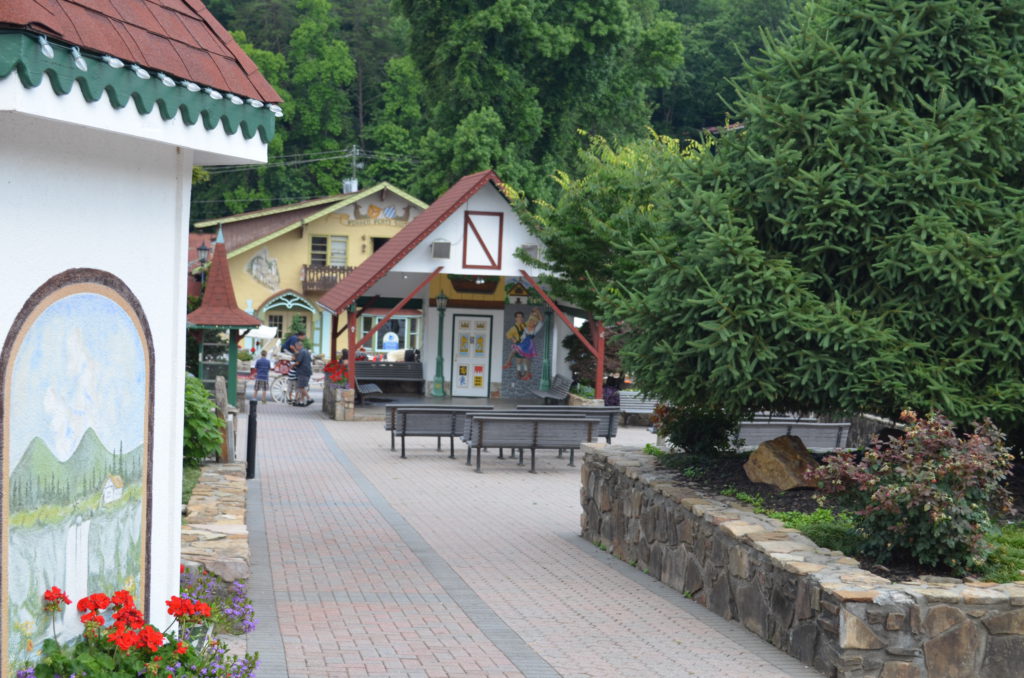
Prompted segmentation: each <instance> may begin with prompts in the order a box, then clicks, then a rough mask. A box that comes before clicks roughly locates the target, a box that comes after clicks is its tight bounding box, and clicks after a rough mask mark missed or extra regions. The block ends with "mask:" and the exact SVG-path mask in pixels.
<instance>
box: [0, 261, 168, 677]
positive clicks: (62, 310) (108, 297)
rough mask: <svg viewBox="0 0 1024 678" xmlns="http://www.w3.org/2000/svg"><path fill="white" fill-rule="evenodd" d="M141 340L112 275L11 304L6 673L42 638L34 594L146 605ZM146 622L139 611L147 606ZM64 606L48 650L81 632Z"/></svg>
mask: <svg viewBox="0 0 1024 678" xmlns="http://www.w3.org/2000/svg"><path fill="white" fill-rule="evenodd" d="M152 364H153V351H152V339H151V335H150V332H149V327H148V325H147V323H146V320H145V317H144V316H143V314H142V311H141V307H140V306H139V304H138V301H137V300H136V299H135V297H134V295H133V294H132V293H131V291H130V290H129V289H128V288H127V286H125V285H124V283H123V282H121V281H120V280H119V279H117V278H115V277H114V276H112V275H110V274H107V273H104V272H102V271H95V270H91V269H75V270H71V271H67V272H65V273H63V274H60V275H59V276H56V277H54V278H52V279H51V280H50V281H49V282H47V283H46V284H45V285H44V286H43V287H42V288H40V289H39V290H38V291H37V292H36V293H35V294H33V295H32V297H31V298H30V299H29V301H28V302H27V303H26V304H25V306H24V307H23V308H22V311H21V313H20V314H19V316H18V318H17V320H16V322H15V323H14V325H13V328H12V330H11V333H10V335H9V336H8V337H7V341H6V343H5V345H4V352H3V356H2V362H0V372H2V381H0V389H2V394H0V395H2V398H0V403H2V409H0V425H2V429H3V438H2V441H3V444H2V446H0V454H2V457H3V502H2V505H0V506H2V516H3V540H2V559H0V564H2V589H3V590H2V594H3V614H2V617H0V619H2V620H3V627H4V633H2V643H3V650H4V652H3V657H5V658H6V660H7V661H6V662H5V663H4V665H3V667H2V672H3V674H4V675H9V673H10V671H11V670H12V669H13V668H17V667H18V666H19V665H20V664H21V663H22V662H25V661H27V660H29V659H30V658H31V657H33V656H35V652H36V650H37V649H38V648H39V646H40V644H41V642H42V640H43V639H45V638H47V637H49V636H50V634H51V629H50V628H49V624H47V620H46V618H45V617H44V616H43V614H42V613H41V611H40V604H41V603H40V601H41V592H42V591H43V590H45V589H47V588H49V587H50V586H59V587H60V588H62V589H64V590H65V591H67V592H68V595H69V596H71V598H72V600H74V601H76V602H77V600H78V599H79V598H82V597H84V596H86V595H88V594H90V593H94V592H98V591H103V592H107V593H110V592H112V591H117V590H121V589H127V590H128V591H130V592H131V593H132V594H133V595H134V596H135V598H136V600H146V599H147V597H148V596H147V585H148V583H147V579H148V577H147V574H148V558H149V532H150V526H149V504H150V492H151V478H150V454H151V448H152V439H151V436H152V398H153V392H152V380H151V374H152ZM147 613H148V610H147ZM81 630H82V625H81V623H80V622H79V620H78V614H77V611H76V609H75V607H74V606H73V605H71V606H68V607H67V608H66V611H65V614H64V615H63V617H62V618H59V619H58V620H57V624H56V633H57V637H58V639H59V640H62V641H63V640H68V639H70V638H73V637H75V636H78V635H79V634H80V633H81Z"/></svg>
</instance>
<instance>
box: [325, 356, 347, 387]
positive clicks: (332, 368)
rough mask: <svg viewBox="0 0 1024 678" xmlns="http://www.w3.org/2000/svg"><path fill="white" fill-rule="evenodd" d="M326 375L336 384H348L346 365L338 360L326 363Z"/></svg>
mask: <svg viewBox="0 0 1024 678" xmlns="http://www.w3.org/2000/svg"><path fill="white" fill-rule="evenodd" d="M324 376H325V377H327V379H328V380H329V381H330V382H331V383H334V384H341V385H342V386H345V385H347V384H348V375H347V374H346V373H345V366H344V365H343V364H341V363H340V362H339V361H337V360H332V361H331V362H329V363H327V364H326V365H324Z"/></svg>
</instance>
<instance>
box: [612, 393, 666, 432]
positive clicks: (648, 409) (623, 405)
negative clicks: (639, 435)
mask: <svg viewBox="0 0 1024 678" xmlns="http://www.w3.org/2000/svg"><path fill="white" fill-rule="evenodd" d="M657 406H658V401H657V400H653V399H649V398H644V397H643V396H642V395H640V391H619V410H621V411H622V423H623V425H625V426H628V425H629V415H631V414H641V415H651V414H654V408H655V407H657Z"/></svg>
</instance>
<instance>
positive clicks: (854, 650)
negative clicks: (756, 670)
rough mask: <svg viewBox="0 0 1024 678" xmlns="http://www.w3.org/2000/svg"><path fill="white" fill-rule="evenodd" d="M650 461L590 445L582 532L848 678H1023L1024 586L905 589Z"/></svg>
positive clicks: (956, 584)
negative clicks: (685, 484)
mask: <svg viewBox="0 0 1024 678" xmlns="http://www.w3.org/2000/svg"><path fill="white" fill-rule="evenodd" d="M675 477H676V474H675V473H674V472H671V471H662V470H658V469H657V468H656V467H655V459H654V457H651V456H649V455H646V454H644V453H642V452H640V451H638V450H631V449H625V448H621V447H614V446H598V445H592V446H588V447H587V448H586V454H585V462H584V465H583V468H582V488H581V491H580V498H581V502H582V505H583V515H582V517H581V526H582V534H583V536H584V537H585V538H587V539H589V540H591V541H592V542H594V543H595V544H599V545H601V546H603V547H605V548H607V549H608V550H609V551H611V552H612V553H613V554H614V555H616V556H618V557H619V558H621V559H622V560H624V561H626V562H629V563H635V564H636V567H637V568H639V569H641V570H643V571H645V572H647V573H649V574H650V575H651V576H652V577H655V578H656V579H659V580H661V581H662V582H663V583H665V584H666V585H668V586H670V587H672V588H674V589H675V590H677V591H680V592H681V593H683V594H684V595H687V596H691V597H692V598H693V599H694V600H695V601H697V602H698V603H700V604H701V605H704V606H705V607H707V608H708V609H710V610H712V611H713V612H715V613H717V614H719V615H720V616H722V617H724V618H726V619H735V620H737V621H738V622H739V623H741V624H742V625H743V626H745V627H746V628H747V629H749V630H750V631H751V632H752V633H755V634H757V635H758V636H760V637H761V638H763V639H765V640H767V641H768V642H770V643H771V644H772V645H774V646H776V647H778V648H780V649H782V650H784V651H786V652H788V653H789V654H790V655H792V656H794V657H796V658H797V659H799V660H801V661H803V662H805V663H806V664H808V665H811V666H814V667H815V668H816V669H818V670H819V671H821V672H822V673H824V674H825V675H827V676H832V677H835V678H876V677H877V678H1011V677H1012V678H1017V677H1019V676H1021V675H1024V582H1018V583H1016V584H1005V585H994V584H987V583H977V582H969V583H965V582H963V581H961V580H959V579H949V578H943V577H922V578H921V579H920V580H916V581H914V582H911V583H903V584H893V583H891V582H890V581H889V580H887V579H883V578H881V577H878V576H875V575H873V574H871V573H869V572H866V571H864V570H862V569H860V568H859V567H858V565H857V562H856V561H855V560H853V559H852V558H848V557H846V556H844V555H843V554H841V553H839V552H838V551H828V550H825V549H822V548H819V547H817V546H815V545H814V544H813V543H812V542H811V541H810V540H809V539H807V538H806V537H804V536H803V535H801V534H800V533H798V532H796V531H795V530H790V529H787V528H785V527H783V526H782V524H781V523H780V522H778V521H776V520H772V519H770V518H767V517H765V516H762V515H758V514H755V513H751V512H749V511H748V510H744V508H743V507H742V505H741V504H739V503H738V502H731V501H730V500H728V499H727V498H724V497H715V498H711V497H708V496H706V495H703V494H701V493H700V492H698V491H697V490H694V489H691V488H687V487H681V486H679V485H678V484H677V483H676V482H675Z"/></svg>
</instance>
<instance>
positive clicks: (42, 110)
mask: <svg viewBox="0 0 1024 678" xmlns="http://www.w3.org/2000/svg"><path fill="white" fill-rule="evenodd" d="M44 4H45V6H46V7H47V9H44ZM278 101H279V98H278V96H277V94H276V93H275V92H274V90H273V88H272V87H271V86H270V85H269V84H268V83H267V82H266V80H265V79H264V78H263V77H262V76H261V75H260V73H259V71H258V70H257V68H256V66H255V65H254V64H253V63H252V61H251V60H249V58H248V57H247V56H246V55H245V54H244V52H243V51H242V50H241V49H240V48H239V47H238V46H237V45H236V44H235V42H234V41H233V39H232V38H231V36H230V35H229V34H228V33H227V32H226V31H225V30H224V28H223V27H221V26H220V25H219V24H218V23H217V21H216V20H215V19H214V18H213V16H212V15H211V14H210V13H209V12H208V11H207V10H206V8H205V7H203V5H202V4H201V3H200V2H196V1H193V0H188V1H187V2H181V3H175V4H170V3H158V2H148V1H145V0H130V1H129V0H126V1H125V2H116V3H77V2H72V1H64V0H55V1H53V2H49V3H36V2H28V1H21V0H12V1H10V2H2V3H0V205H2V208H0V210H2V212H0V214H2V218H0V230H2V233H3V235H4V241H5V242H6V243H7V244H8V245H7V249H6V252H7V257H6V266H5V273H4V276H3V293H2V294H0V333H2V334H3V335H5V336H6V341H5V344H4V352H3V353H2V354H0V376H2V378H3V381H2V394H0V395H2V399H0V402H2V405H0V407H2V408H3V409H2V412H3V414H2V415H0V423H2V427H3V439H2V447H0V454H2V456H3V469H4V478H3V483H4V488H3V489H4V493H3V494H4V503H3V504H2V510H3V511H4V516H3V524H4V532H3V544H2V547H3V548H2V552H3V557H4V559H5V560H4V562H3V563H2V564H0V571H2V572H3V591H4V613H5V614H6V615H7V617H6V618H4V619H2V620H0V628H2V629H4V633H3V634H2V635H3V648H4V657H13V656H15V655H16V653H17V652H18V645H19V643H22V642H23V641H24V638H18V637H15V636H14V635H12V632H11V631H10V629H11V627H12V624H13V623H15V622H18V621H19V620H23V619H25V618H26V616H27V615H29V614H30V610H29V607H28V606H27V604H25V605H22V604H21V602H19V601H21V600H22V599H23V598H24V597H25V596H35V598H38V593H39V592H35V591H20V590H17V588H18V586H20V585H21V584H19V582H22V581H27V580H29V579H31V580H32V581H37V580H40V579H43V577H44V576H45V580H46V581H47V582H48V584H51V585H58V586H66V587H68V588H69V589H72V590H69V591H68V593H69V594H70V595H71V596H72V597H73V598H75V597H76V596H83V595H86V593H90V592H87V591H79V590H75V589H76V588H77V587H79V586H82V585H84V584H82V583H76V582H78V578H77V575H72V574H71V570H75V569H77V568H74V567H72V566H71V564H70V563H69V562H65V561H66V560H67V559H66V557H65V555H64V551H61V552H60V553H54V554H52V558H50V556H48V555H47V554H46V553H43V552H42V551H39V552H35V551H32V549H33V548H40V549H41V548H43V547H42V546H41V545H40V544H34V545H31V544H30V546H31V548H29V547H24V549H27V551H26V552H25V553H19V552H18V551H17V548H15V547H13V546H12V540H13V538H14V535H12V534H11V531H12V530H13V529H14V528H8V518H9V516H10V515H11V514H12V513H14V512H17V511H19V510H20V511H25V512H30V511H31V510H32V509H33V507H35V506H36V505H38V503H39V502H42V501H46V502H49V503H55V502H59V501H61V497H63V500H64V501H69V505H76V506H77V505H78V504H71V502H70V500H69V499H68V497H73V496H76V492H77V490H76V487H77V486H76V485H75V482H74V473H72V472H71V470H72V469H71V466H72V465H73V464H80V465H84V464H85V463H86V462H88V463H90V464H94V465H97V466H96V467H97V468H100V469H102V468H103V466H104V465H106V466H107V467H109V468H118V469H120V468H127V469H130V470H131V473H132V475H130V476H129V475H126V476H125V487H124V488H123V492H124V493H125V494H126V495H129V496H137V497H138V506H137V508H133V509H131V513H130V517H129V518H126V519H130V520H131V521H133V522H132V523H131V524H132V525H133V526H134V525H136V524H137V525H138V530H139V532H138V535H137V536H132V537H131V539H133V540H134V539H138V540H139V544H138V546H140V548H141V549H142V552H141V556H140V557H139V558H138V560H139V562H138V563H136V562H135V560H131V561H130V562H128V563H127V565H126V567H129V569H130V568H131V567H136V566H138V567H140V571H139V572H137V573H132V572H130V571H126V572H124V573H120V574H119V575H118V576H119V577H120V578H121V579H122V580H124V581H127V582H129V583H130V584H134V585H136V587H137V594H138V597H139V598H141V599H143V601H144V602H145V603H146V604H147V605H148V608H149V610H150V613H151V617H152V619H153V621H154V623H155V624H156V625H157V626H163V625H164V624H163V622H164V621H166V619H167V617H166V614H165V613H166V609H165V606H164V605H163V601H164V600H166V599H167V598H168V597H169V596H170V595H171V594H173V593H176V592H177V590H178V565H179V555H180V546H179V542H180V496H181V494H180V492H181V469H182V465H181V445H182V440H181V439H182V407H183V406H182V400H183V374H184V369H185V368H184V365H185V360H184V351H185V349H184V344H183V338H184V336H185V312H186V308H185V288H186V275H187V273H186V272H187V268H186V252H187V223H188V212H189V196H190V189H191V178H192V167H193V165H209V164H218V163H225V164H238V163H245V162H264V161H265V160H266V152H267V143H268V141H269V140H270V139H271V138H272V136H273V134H274V124H275V117H276V116H277V115H279V114H280V108H279V107H278V106H277V105H276V104H277V102H278ZM79 301H81V302H82V303H81V304H79V303H78V302H79ZM86 302H89V303H92V302H96V303H97V304H99V305H98V306H97V307H96V308H103V309H106V310H104V311H103V313H108V314H112V315H111V318H113V319H114V322H108V321H107V320H105V318H106V316H102V317H101V316H100V315H98V314H94V313H91V312H87V311H86V310H85V309H87V308H91V307H89V306H87V304H86ZM97 313H98V312H97ZM51 316H54V317H57V316H59V317H57V320H56V321H55V322H56V326H57V327H58V328H63V330H62V331H61V332H56V333H55V332H53V331H50V330H47V332H49V333H46V332H43V331H42V330H41V329H40V331H39V332H38V333H37V334H35V335H33V334H32V332H33V331H34V330H33V328H34V327H36V328H42V327H43V325H41V324H40V323H41V322H42V321H43V320H47V322H49V320H48V319H49V318H50V317H51ZM122 316H123V318H122ZM121 320H123V321H124V322H123V325H124V327H126V328H127V330H122V329H118V328H119V327H120V325H118V324H117V322H120V321H121ZM132 328H135V329H134V330H133V329H132ZM133 332H134V333H133ZM76 337H77V339H76ZM108 337H109V339H108ZM76 342H77V343H76ZM132 356H134V357H132ZM129 358H131V359H130V360H129ZM32 361H39V362H38V363H34V362H32ZM43 365H46V366H47V367H45V368H44V367H42V366H43ZM40 382H42V383H40ZM50 382H52V383H50ZM30 388H32V389H41V392H42V393H44V398H43V400H46V395H45V394H51V395H52V397H50V399H49V400H46V403H45V408H43V409H39V410H35V409H31V408H30V407H29V406H27V405H22V404H21V403H23V402H24V401H25V400H27V399H28V396H29V391H28V390H27V389H30ZM47 389H49V390H47ZM62 389H64V390H62ZM132 389H134V390H132ZM125 394H127V395H125ZM19 407H20V408H22V409H20V410H19ZM40 407H43V406H42V405H40ZM115 411H116V412H123V413H125V417H124V418H122V420H121V421H115V420H114V418H113V417H112V415H111V413H112V412H115ZM125 421H131V422H134V423H132V424H131V425H130V426H129V425H128V424H126V423H125ZM53 422H60V423H61V426H62V427H63V428H62V429H61V430H57V428H58V427H57V425H56V424H54V423H53ZM89 431H93V432H94V433H95V435H86V434H87V433H88V432H89ZM118 437H120V438H121V440H117V438H118ZM94 439H95V440H94ZM28 440H31V441H32V443H31V444H29V445H27V446H26V445H25V444H24V443H25V441H28ZM36 441H39V442H38V443H37V442H36ZM69 443H70V446H69ZM119 444H120V447H119ZM75 445H77V447H75ZM65 448H66V451H65V452H61V451H60V450H61V449H65ZM114 450H120V452H114ZM125 450H130V452H125ZM72 451H73V453H72ZM47 454H52V455H53V456H54V457H56V458H57V460H58V461H59V462H61V464H62V466H59V467H56V468H58V469H63V468H64V467H67V473H66V475H67V478H66V479H65V480H66V482H65V485H66V490H62V492H63V494H52V495H47V496H46V497H42V495H40V494H39V491H37V490H36V489H33V488H35V487H36V485H35V484H34V482H33V479H32V477H31V476H32V473H33V468H42V463H43V462H41V461H40V459H43V458H44V457H45V456H46V455H47ZM33 464H35V465H36V466H35V467H33ZM51 466H52V464H51ZM16 472H17V473H18V474H19V475H18V477H16V478H15V477H14V474H15V473H16ZM60 472H61V473H63V471H60ZM100 472H101V471H97V473H100ZM131 478H135V479H136V480H134V481H133V480H131ZM133 483H134V485H133ZM61 487H64V486H61ZM26 488H27V489H26ZM133 488H134V489H133ZM12 489H14V490H17V491H19V492H20V494H16V495H15V496H13V497H12V496H11V492H10V490H12ZM83 491H84V490H83ZM132 492H134V493H135V494H130V493H132ZM19 501H20V502H21V503H20V504H19V503H17V502H19ZM87 503H88V502H79V504H81V505H85V504H87ZM118 503H119V504H120V503H122V502H118ZM128 503H131V502H128ZM76 510H77V509H76ZM101 519H102V520H109V519H110V518H109V516H108V517H104V516H102V515H100V514H98V513H97V512H94V513H93V514H89V515H85V516H83V515H79V516H78V520H79V521H80V522H85V523H87V522H88V521H89V520H93V521H96V520H101ZM133 530H134V527H133ZM97 532H98V531H97V530H95V529H93V530H92V532H91V533H90V534H91V535H93V536H92V537H90V539H91V540H92V541H90V548H93V549H95V548H99V547H100V546H99V542H96V541H95V540H96V539H97V537H96V536H95V535H96V534H97ZM133 534H134V532H133ZM61 539H63V537H61ZM21 543H22V542H18V544H21ZM18 548H22V547H20V546H19V547H18ZM126 562H127V561H126ZM51 567H52V568H53V571H52V572H51V571H50V570H49V569H47V568H51ZM18 568H29V569H32V571H33V577H31V578H26V577H24V576H22V575H21V574H20V573H19V570H18ZM65 570H66V571H67V572H68V573H69V574H68V576H67V578H66V579H65V578H64V574H63V573H64V572H65ZM34 604H35V603H33V605H34ZM42 628H43V630H45V624H44V625H42ZM7 669H8V661H7V660H6V659H5V660H4V662H3V669H2V671H0V673H2V674H3V675H7Z"/></svg>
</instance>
